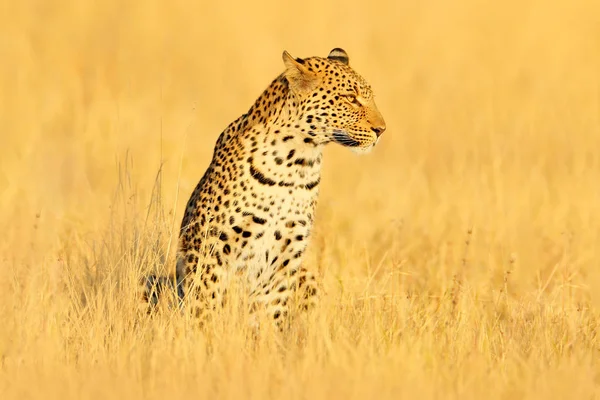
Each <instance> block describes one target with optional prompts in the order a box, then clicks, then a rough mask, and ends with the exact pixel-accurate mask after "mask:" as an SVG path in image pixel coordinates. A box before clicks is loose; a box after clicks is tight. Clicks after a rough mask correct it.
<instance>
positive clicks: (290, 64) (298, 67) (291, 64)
mask: <svg viewBox="0 0 600 400" xmlns="http://www.w3.org/2000/svg"><path fill="white" fill-rule="evenodd" d="M283 63H284V64H285V72H284V75H285V77H286V78H287V80H288V82H289V84H290V87H291V88H292V90H293V91H294V92H298V93H307V92H310V91H312V90H313V89H315V88H316V87H317V86H318V85H319V78H318V77H317V75H316V74H315V73H314V72H312V71H309V69H308V67H307V66H306V61H304V60H302V59H300V58H294V57H292V56H291V55H290V53H288V52H287V51H284V52H283Z"/></svg>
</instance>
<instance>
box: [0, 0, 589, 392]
mask: <svg viewBox="0 0 600 400" xmlns="http://www.w3.org/2000/svg"><path fill="white" fill-rule="evenodd" d="M0 10H1V12H0V37H1V38H2V39H1V40H0V59H1V60H2V61H1V62H0V231H1V232H2V235H1V237H2V240H0V274H1V279H0V316H1V318H0V398H2V399H12V398H20V399H38V398H43V399H53V398H61V399H64V398H77V399H96V398H98V399H100V398H123V399H134V398H147V399H164V398H169V399H170V398H174V399H175V398H191V397H192V396H193V397H194V398H229V399H238V398H256V399H263V398H265V399H266V398H272V399H284V398H294V399H326V398H327V399H331V398H340V399H354V398H380V399H392V398H394V399H397V398H423V399H428V398H449V399H452V398H455V399H458V398H460V399H469V398H475V399H478V398H489V399H520V398H527V399H548V398H573V399H593V398H600V337H599V335H600V51H599V49H600V3H598V2H597V1H595V0H589V1H587V2H586V1H583V0H573V1H567V0H564V1H556V0H554V1H553V0H549V1H542V0H522V1H516V0H506V1H491V0H457V1H452V0H423V1H396V0H389V1H378V0H375V1H370V2H367V3H365V2H359V1H353V0H346V1H344V2H340V1H334V2H322V1H316V0H307V1H304V2H301V3H289V4H288V3H285V2H280V1H260V2H246V3H240V4H235V3H231V2H222V3H221V4H219V3H218V2H211V3H206V4H204V3H203V2H201V1H196V2H191V1H183V0H171V1H161V0H152V1H144V2H142V1H139V0H131V1H127V2H119V1H115V0H105V1H102V2H100V1H98V2H92V1H80V2H70V1H66V0H62V1H60V0H49V1H34V0H21V1H12V2H6V4H2V5H0ZM334 47H343V48H345V49H346V50H347V51H348V53H349V55H350V62H351V65H352V66H353V67H354V68H355V69H356V70H357V71H358V72H359V73H361V74H362V75H363V76H365V77H366V78H367V80H368V81H369V82H370V83H371V85H372V86H373V88H374V90H375V93H376V96H377V103H378V106H379V109H380V110H381V112H382V114H383V115H384V117H385V118H386V122H387V127H388V129H387V131H386V133H385V134H384V136H383V137H382V140H381V141H380V144H379V145H378V147H377V148H376V149H375V151H374V152H373V153H371V154H369V155H367V156H356V155H354V154H353V153H351V152H349V151H348V150H347V149H344V148H340V147H335V146H330V148H328V149H327V151H326V155H325V156H326V157H325V167H324V172H323V174H324V176H323V180H322V185H321V198H320V204H319V208H318V213H317V222H316V226H315V230H314V234H313V237H312V241H311V244H310V246H309V249H310V250H309V254H308V256H307V266H308V267H309V268H312V269H314V270H318V271H319V273H320V275H321V277H322V282H323V287H324V289H325V290H326V292H327V295H326V297H325V298H324V299H323V302H322V304H321V306H320V307H319V309H318V310H316V312H315V313H314V314H313V315H312V316H311V317H310V319H309V320H306V321H304V323H303V324H299V325H298V326H296V327H295V328H294V329H293V330H292V331H291V332H290V333H289V334H288V335H285V336H279V335H274V334H271V333H265V334H264V335H263V336H261V337H260V338H259V339H257V340H252V339H249V338H248V336H249V335H248V332H247V328H246V327H245V325H244V324H242V323H241V322H240V320H239V318H238V317H237V314H236V313H235V310H229V311H228V310H226V311H225V312H224V315H223V316H222V318H221V319H220V321H219V323H217V324H216V325H215V326H214V327H212V328H211V329H210V330H209V331H206V332H202V331H200V330H198V329H197V328H196V327H195V325H194V323H193V321H191V320H189V319H188V318H187V317H185V316H181V315H173V314H170V313H169V312H164V313H161V314H159V315H157V316H156V317H155V318H152V319H148V318H142V317H140V316H138V315H137V314H136V312H135V310H136V299H135V296H134V294H133V287H134V284H135V281H136V279H137V278H138V277H139V276H140V274H141V273H142V272H144V271H150V270H170V269H172V268H173V257H174V251H175V246H176V235H177V228H178V226H179V222H180V219H181V216H182V209H183V207H184V205H185V202H186V201H187V198H188V196H189V194H190V193H191V191H192V189H193V187H194V186H195V184H196V182H197V181H198V179H199V178H200V177H201V175H202V173H203V172H204V169H205V168H206V166H207V165H208V163H209V159H210V156H211V154H212V148H213V145H214V142H215V140H216V138H217V136H218V134H219V133H220V132H221V130H222V129H223V128H225V127H226V126H227V125H228V124H229V123H230V122H231V121H232V120H233V119H235V118H237V117H238V116H239V115H241V114H242V113H244V112H245V111H246V110H247V109H248V108H249V107H250V105H251V104H252V103H253V101H254V99H255V98H256V97H257V96H258V95H259V94H260V92H261V91H262V90H263V89H264V88H265V87H266V86H267V84H268V83H270V81H271V80H272V79H273V78H274V77H275V76H277V75H278V74H279V73H280V72H281V71H282V70H283V64H282V61H281V53H282V51H283V50H284V49H286V50H288V51H289V52H290V53H291V54H292V55H294V56H300V57H302V56H311V55H322V56H325V55H327V53H328V52H329V51H330V50H331V49H332V48H334Z"/></svg>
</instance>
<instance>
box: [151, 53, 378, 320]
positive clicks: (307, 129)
mask: <svg viewBox="0 0 600 400" xmlns="http://www.w3.org/2000/svg"><path fill="white" fill-rule="evenodd" d="M282 58H283V64H284V67H285V68H284V71H283V72H282V73H281V74H280V75H279V76H277V77H276V78H275V79H274V80H273V81H272V82H271V84H270V85H269V86H268V87H267V88H266V90H264V91H263V93H262V94H261V95H260V96H259V97H258V99H257V100H256V101H255V102H254V104H253V105H252V106H251V107H250V109H249V110H248V112H246V113H245V114H243V115H241V116H240V117H239V118H237V119H236V120H235V121H233V122H232V123H231V124H230V125H229V126H228V127H227V128H226V129H225V130H224V131H223V132H222V133H221V134H220V136H219V137H218V139H217V141H216V145H215V147H214V152H213V156H212V161H211V162H210V165H209V166H208V168H207V169H206V171H205V173H204V175H203V176H202V178H201V179H200V181H199V183H198V184H197V186H196V187H195V189H194V190H193V192H192V194H191V196H190V197H189V200H188V202H187V206H186V208H185V211H184V215H183V219H182V222H181V227H180V231H179V243H178V249H177V256H176V268H175V274H174V276H172V277H165V276H157V275H150V276H148V277H146V278H144V279H142V282H141V286H142V291H143V295H142V297H143V304H145V306H147V309H148V310H152V309H153V308H154V307H155V306H156V304H158V302H159V300H160V298H161V296H162V295H164V293H165V291H167V290H171V291H172V292H171V293H175V294H176V298H177V299H178V300H179V304H180V305H181V307H182V308H187V309H188V310H189V312H191V314H192V315H193V316H194V317H197V318H199V319H201V320H204V319H205V317H206V315H209V314H210V313H211V311H215V310H217V309H218V308H220V307H222V306H223V304H225V302H226V300H227V294H228V289H229V287H230V285H231V284H232V280H233V278H234V277H237V278H238V279H241V280H242V282H244V284H245V288H246V291H245V292H244V293H245V296H247V300H248V302H247V305H248V312H249V314H250V315H252V314H254V313H256V312H257V311H258V310H260V311H261V312H263V313H264V315H266V318H267V319H268V320H271V321H273V322H275V323H276V324H277V326H281V321H285V320H286V318H289V315H290V313H291V312H292V311H293V310H303V311H305V310H309V309H312V308H314V307H315V306H316V305H317V304H318V301H319V298H320V286H319V282H318V281H317V273H316V272H313V271H311V269H309V268H308V267H307V266H306V265H304V263H303V256H304V254H305V251H306V248H307V245H308V242H309V238H310V236H311V231H312V228H313V224H314V221H315V211H316V206H317V198H318V194H319V187H320V183H321V170H322V159H323V150H324V147H325V146H326V145H327V144H329V143H336V144H338V145H341V146H344V147H348V148H349V149H351V150H352V151H354V152H356V153H368V152H370V151H371V150H372V149H373V148H374V147H375V146H376V145H377V143H378V142H379V139H380V137H381V135H382V134H383V133H384V131H385V130H386V123H385V121H384V118H383V116H382V115H381V113H380V111H379V110H378V108H377V105H376V104H375V99H374V97H375V96H374V93H373V90H372V88H371V86H370V85H369V84H368V83H367V81H366V80H365V79H364V78H363V77H362V76H361V75H359V74H358V73H357V72H355V71H354V69H353V68H351V67H350V64H349V57H348V54H347V53H346V51H345V50H343V49H341V48H334V49H333V50H331V52H330V53H329V55H328V56H327V57H318V56H314V57H307V58H295V57H292V56H291V55H290V54H289V53H288V52H287V51H284V52H283V55H282ZM149 312H150V311H149Z"/></svg>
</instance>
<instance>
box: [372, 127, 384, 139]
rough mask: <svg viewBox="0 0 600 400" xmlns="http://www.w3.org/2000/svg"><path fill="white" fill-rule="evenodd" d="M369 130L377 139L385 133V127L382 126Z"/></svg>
mask: <svg viewBox="0 0 600 400" xmlns="http://www.w3.org/2000/svg"><path fill="white" fill-rule="evenodd" d="M371 130H372V131H373V132H375V134H376V135H377V137H379V136H381V135H382V134H383V132H384V131H385V125H382V126H374V127H372V128H371Z"/></svg>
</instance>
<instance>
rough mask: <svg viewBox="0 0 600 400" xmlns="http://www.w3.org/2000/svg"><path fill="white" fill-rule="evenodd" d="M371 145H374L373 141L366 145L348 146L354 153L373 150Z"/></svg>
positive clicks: (366, 152)
mask: <svg viewBox="0 0 600 400" xmlns="http://www.w3.org/2000/svg"><path fill="white" fill-rule="evenodd" d="M373 147H375V143H373V144H371V145H369V146H366V147H350V150H352V152H353V153H356V154H368V153H370V152H371V150H373Z"/></svg>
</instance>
